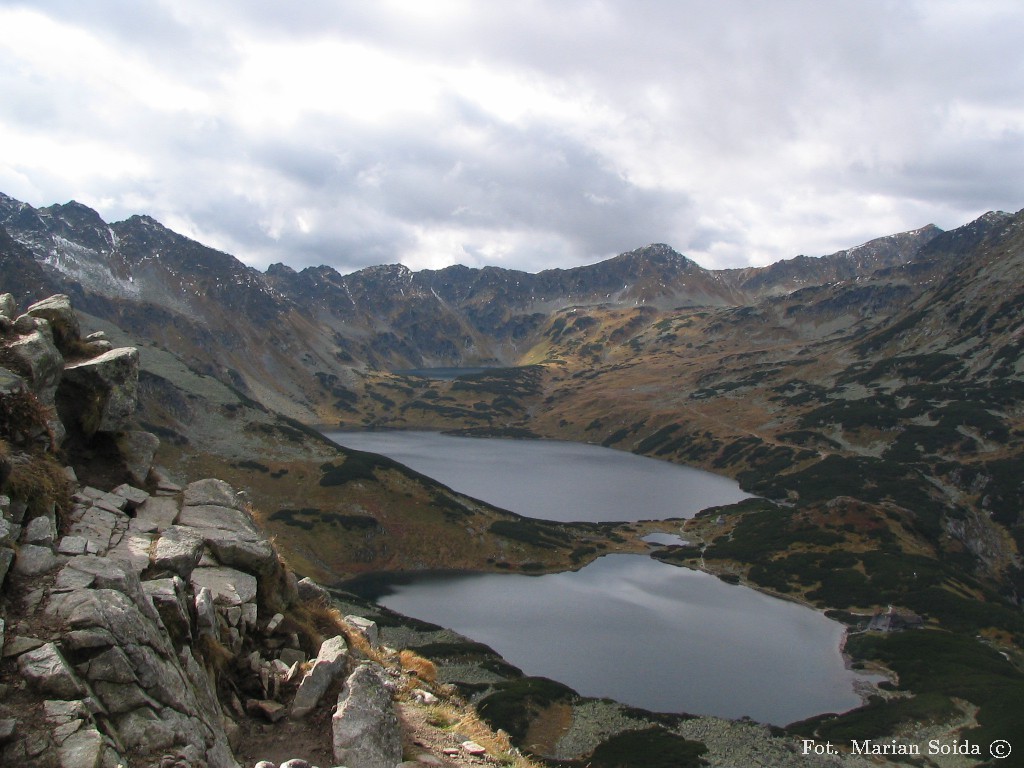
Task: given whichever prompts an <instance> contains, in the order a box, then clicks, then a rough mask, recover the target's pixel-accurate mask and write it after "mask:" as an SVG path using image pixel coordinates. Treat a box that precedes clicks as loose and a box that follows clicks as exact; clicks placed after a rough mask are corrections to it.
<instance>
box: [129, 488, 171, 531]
mask: <svg viewBox="0 0 1024 768" xmlns="http://www.w3.org/2000/svg"><path fill="white" fill-rule="evenodd" d="M177 516H178V501H177V499H175V498H172V497H170V496H151V497H150V498H148V499H146V501H144V502H143V503H142V504H141V505H140V506H139V508H138V509H137V510H136V511H135V518H134V520H132V524H131V525H132V527H133V528H138V529H140V530H149V531H160V532H163V531H165V530H167V529H168V528H170V527H171V526H172V525H174V520H175V518H177Z"/></svg>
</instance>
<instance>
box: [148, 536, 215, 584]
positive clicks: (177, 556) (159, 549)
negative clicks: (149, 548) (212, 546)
mask: <svg viewBox="0 0 1024 768" xmlns="http://www.w3.org/2000/svg"><path fill="white" fill-rule="evenodd" d="M202 556H203V539H202V537H201V536H199V534H197V533H196V532H195V531H194V530H193V529H192V528H187V527H184V526H180V525H172V526H171V527H170V528H168V529H166V530H165V531H164V533H163V535H162V536H161V537H160V540H159V541H157V543H156V547H155V548H154V550H153V568H154V569H156V570H157V571H167V572H170V573H176V574H178V575H179V576H181V578H183V579H188V578H191V576H192V571H193V570H195V568H196V566H197V565H199V560H200V558H201V557H202Z"/></svg>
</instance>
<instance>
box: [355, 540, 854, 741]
mask: <svg viewBox="0 0 1024 768" xmlns="http://www.w3.org/2000/svg"><path fill="white" fill-rule="evenodd" d="M401 578H402V580H403V581H406V582H407V583H405V584H392V585H390V586H389V587H388V589H386V590H384V592H385V593H384V594H380V593H378V594H377V595H367V596H369V597H374V598H375V599H377V600H378V602H380V603H381V604H382V605H385V606H387V607H388V608H391V609H393V610H396V611H399V612H400V613H403V614H406V615H409V616H414V617H416V618H419V619H423V620H426V621H431V622H434V623H437V624H441V625H443V626H446V627H451V628H452V629H454V630H456V631H458V632H460V633H462V634H464V635H467V636H468V637H471V638H473V639H474V640H478V641H480V642H484V643H486V644H488V645H490V646H491V647H492V648H494V649H495V650H496V651H498V652H499V653H500V654H501V655H502V656H504V657H505V658H506V659H507V660H508V661H510V662H511V663H513V664H515V665H516V666H518V667H520V668H522V669H523V671H524V672H525V673H526V674H528V675H534V676H543V677H550V678H553V679H555V680H558V681H560V682H563V683H565V684H567V685H569V686H571V687H573V688H574V689H576V690H577V691H578V692H579V693H581V694H584V695H587V696H596V697H609V698H613V699H615V700H617V701H620V702H623V703H626V704H631V705H634V706H638V707H643V708H645V709H650V710H654V711H663V712H690V713H694V714H710V715H719V716H721V717H727V718H738V717H742V716H744V715H749V716H750V717H752V718H754V719H755V720H759V721H761V722H766V723H773V724H777V725H783V724H786V723H789V722H793V721H795V720H800V719H803V718H806V717H810V716H812V715H816V714H820V713H822V712H840V711H845V710H848V709H851V708H853V707H856V706H858V705H859V704H860V699H859V697H858V696H857V695H856V694H855V693H854V691H853V680H854V679H855V673H853V672H850V671H849V670H847V669H846V668H845V666H844V663H843V659H842V656H841V654H840V651H839V644H840V640H841V638H842V633H843V627H842V626H841V625H840V624H837V623H836V622H833V621H830V620H829V619H826V618H825V617H824V616H823V615H822V614H820V613H818V612H817V611H813V610H811V609H809V608H805V607H803V606H800V605H797V604H795V603H789V602H784V601H781V600H777V599H774V598H770V597H768V596H766V595H763V594H761V593H759V592H756V591H754V590H752V589H749V588H746V587H741V586H731V585H727V584H725V583H723V582H721V581H719V580H718V579H716V578H714V577H713V576H709V575H708V574H705V573H700V572H696V571H690V570H686V569H682V568H676V567H673V566H669V565H665V564H663V563H659V562H657V561H655V560H652V559H650V558H647V557H643V556H639V555H608V556H606V557H603V558H601V559H599V560H597V561H595V562H594V563H592V564H591V565H588V566H587V567H586V568H584V569H582V570H581V571H579V572H577V573H559V574H552V575H545V576H523V575H514V574H472V575H457V576H436V575H435V576H423V577H415V578H413V579H412V580H409V579H408V574H406V575H404V576H403V577H401Z"/></svg>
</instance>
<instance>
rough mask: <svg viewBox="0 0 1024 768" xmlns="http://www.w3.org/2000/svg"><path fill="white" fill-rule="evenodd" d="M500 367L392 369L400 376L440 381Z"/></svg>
mask: <svg viewBox="0 0 1024 768" xmlns="http://www.w3.org/2000/svg"><path fill="white" fill-rule="evenodd" d="M496 370H500V369H499V368H404V369H402V370H399V371H392V373H397V374H398V375H400V376H418V377H420V378H421V379H438V380H440V381H452V380H453V379H457V378H459V376H468V375H470V374H474V373H483V372H484V371H496Z"/></svg>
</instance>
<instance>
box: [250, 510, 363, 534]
mask: <svg viewBox="0 0 1024 768" xmlns="http://www.w3.org/2000/svg"><path fill="white" fill-rule="evenodd" d="M269 519H270V520H274V521H280V522H282V523H285V524H286V525H293V526H295V527H297V528H302V529H303V530H304V531H311V530H313V529H314V527H318V526H324V525H326V526H330V527H332V528H342V529H344V530H347V531H353V530H364V531H365V530H375V529H377V528H379V527H380V523H379V522H378V521H377V518H375V517H371V516H370V515H343V514H341V513H339V512H330V511H327V510H322V509H317V508H315V507H303V508H302V509H279V510H277V511H276V512H274V513H272V514H271V515H270V518H269Z"/></svg>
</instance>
